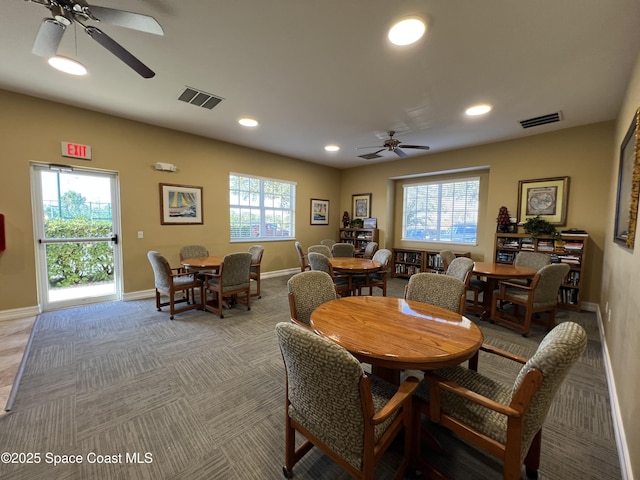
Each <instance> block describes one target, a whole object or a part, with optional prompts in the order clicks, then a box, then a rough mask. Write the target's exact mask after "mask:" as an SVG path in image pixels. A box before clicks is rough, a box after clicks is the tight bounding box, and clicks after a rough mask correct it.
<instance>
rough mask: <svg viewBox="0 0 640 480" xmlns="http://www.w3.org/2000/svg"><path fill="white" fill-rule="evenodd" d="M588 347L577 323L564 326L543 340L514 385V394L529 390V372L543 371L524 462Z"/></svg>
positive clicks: (530, 411)
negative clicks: (546, 418) (560, 391)
mask: <svg viewBox="0 0 640 480" xmlns="http://www.w3.org/2000/svg"><path fill="white" fill-rule="evenodd" d="M586 347H587V334H586V332H585V330H584V328H582V327H581V326H580V325H578V324H577V323H574V322H563V323H560V324H558V325H557V326H556V327H554V328H553V330H551V331H550V332H549V333H548V334H547V335H546V336H545V337H544V338H543V339H542V342H540V345H539V346H538V349H537V350H536V353H535V354H534V355H533V356H532V357H531V358H530V359H529V361H528V362H527V363H526V364H525V365H524V366H523V367H522V369H521V370H520V373H518V376H517V377H516V380H515V383H514V386H513V392H514V395H515V394H516V392H518V390H519V389H520V388H521V387H522V388H526V385H524V384H523V380H524V378H525V376H526V375H527V373H528V372H530V371H531V370H533V369H538V370H540V372H542V385H541V386H540V388H539V389H538V390H537V391H536V392H535V393H534V394H533V397H532V399H531V402H530V403H529V406H528V408H527V409H526V411H525V414H524V419H523V428H522V447H521V454H520V455H521V459H524V457H525V456H526V454H527V451H528V450H529V446H530V445H531V442H532V440H533V437H534V436H535V435H536V433H537V432H538V430H540V429H541V428H542V424H543V423H544V420H545V417H546V416H547V413H548V411H549V408H550V406H551V401H552V400H553V397H554V395H555V394H556V392H557V390H558V388H559V387H560V385H561V384H562V382H563V380H564V379H565V377H566V376H567V373H568V372H569V370H570V369H571V367H572V366H573V364H574V363H575V362H576V361H577V360H578V358H580V355H582V352H584V350H585V348H586Z"/></svg>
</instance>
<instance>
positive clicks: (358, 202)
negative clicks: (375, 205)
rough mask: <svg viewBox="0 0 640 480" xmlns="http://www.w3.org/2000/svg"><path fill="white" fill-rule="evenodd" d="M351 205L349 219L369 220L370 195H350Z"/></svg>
mask: <svg viewBox="0 0 640 480" xmlns="http://www.w3.org/2000/svg"><path fill="white" fill-rule="evenodd" d="M351 198H352V202H353V205H352V206H351V218H352V219H354V218H369V217H371V194H370V193H358V194H356V195H352V196H351Z"/></svg>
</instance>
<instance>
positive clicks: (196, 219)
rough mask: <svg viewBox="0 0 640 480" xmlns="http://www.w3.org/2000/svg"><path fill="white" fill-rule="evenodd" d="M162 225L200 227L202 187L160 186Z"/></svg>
mask: <svg viewBox="0 0 640 480" xmlns="http://www.w3.org/2000/svg"><path fill="white" fill-rule="evenodd" d="M160 223H161V224H162V225H202V187H194V186H191V185H174V184H171V183H161V184H160Z"/></svg>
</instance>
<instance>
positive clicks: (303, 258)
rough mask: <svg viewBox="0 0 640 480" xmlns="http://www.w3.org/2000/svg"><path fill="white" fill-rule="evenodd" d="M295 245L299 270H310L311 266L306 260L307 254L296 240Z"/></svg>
mask: <svg viewBox="0 0 640 480" xmlns="http://www.w3.org/2000/svg"><path fill="white" fill-rule="evenodd" d="M295 247H296V252H297V253H298V260H300V271H301V272H304V271H305V270H311V266H310V265H309V262H308V260H307V254H306V253H304V250H303V249H302V245H300V242H296V243H295Z"/></svg>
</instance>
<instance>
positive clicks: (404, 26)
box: [389, 18, 427, 46]
mask: <svg viewBox="0 0 640 480" xmlns="http://www.w3.org/2000/svg"><path fill="white" fill-rule="evenodd" d="M426 29H427V27H426V26H425V24H424V21H422V20H421V19H419V18H405V19H404V20H401V21H399V22H398V23H396V24H395V25H394V26H393V27H391V29H390V30H389V41H390V42H391V43H393V44H394V45H401V46H403V45H410V44H412V43H415V42H417V41H418V40H420V39H421V38H422V36H423V35H424V32H425V31H426Z"/></svg>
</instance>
